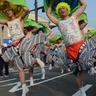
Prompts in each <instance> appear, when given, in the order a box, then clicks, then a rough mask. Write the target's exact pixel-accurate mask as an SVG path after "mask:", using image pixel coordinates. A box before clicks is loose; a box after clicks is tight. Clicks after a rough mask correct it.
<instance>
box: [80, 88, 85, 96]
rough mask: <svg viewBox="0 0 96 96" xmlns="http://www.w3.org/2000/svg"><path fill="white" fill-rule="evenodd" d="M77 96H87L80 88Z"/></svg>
mask: <svg viewBox="0 0 96 96" xmlns="http://www.w3.org/2000/svg"><path fill="white" fill-rule="evenodd" d="M79 96H87V95H86V93H85V91H84V89H83V87H81V88H80V94H79Z"/></svg>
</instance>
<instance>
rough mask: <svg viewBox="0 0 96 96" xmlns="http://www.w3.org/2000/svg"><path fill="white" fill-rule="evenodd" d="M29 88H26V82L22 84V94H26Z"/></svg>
mask: <svg viewBox="0 0 96 96" xmlns="http://www.w3.org/2000/svg"><path fill="white" fill-rule="evenodd" d="M28 91H29V89H28V88H27V86H26V84H23V85H22V96H26V94H27V92H28Z"/></svg>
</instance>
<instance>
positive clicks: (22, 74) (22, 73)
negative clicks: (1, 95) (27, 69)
mask: <svg viewBox="0 0 96 96" xmlns="http://www.w3.org/2000/svg"><path fill="white" fill-rule="evenodd" d="M19 78H20V81H21V84H22V96H26V93H27V92H28V91H29V89H28V88H27V86H26V83H25V73H24V70H23V69H22V70H20V71H19Z"/></svg>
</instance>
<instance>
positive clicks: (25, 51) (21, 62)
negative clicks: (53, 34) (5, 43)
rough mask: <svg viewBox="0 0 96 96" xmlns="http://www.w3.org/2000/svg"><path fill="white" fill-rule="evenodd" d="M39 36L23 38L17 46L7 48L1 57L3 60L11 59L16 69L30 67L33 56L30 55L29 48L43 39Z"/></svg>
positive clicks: (32, 62)
mask: <svg viewBox="0 0 96 96" xmlns="http://www.w3.org/2000/svg"><path fill="white" fill-rule="evenodd" d="M41 37H42V35H36V36H33V37H31V38H23V39H22V40H21V42H20V43H19V45H18V46H17V47H11V48H8V49H7V50H6V51H5V53H4V54H3V55H2V58H3V59H4V61H5V62H7V61H9V60H10V59H13V60H14V64H15V65H16V66H17V69H18V70H21V69H23V68H25V67H30V66H31V67H32V66H33V64H34V58H33V57H32V55H31V49H32V47H33V46H34V45H36V44H38V43H41V42H44V41H45V39H41Z"/></svg>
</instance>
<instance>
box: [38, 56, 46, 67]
mask: <svg viewBox="0 0 96 96" xmlns="http://www.w3.org/2000/svg"><path fill="white" fill-rule="evenodd" d="M36 60H37V63H38V64H39V66H40V67H41V68H44V67H45V64H44V63H43V62H42V61H41V60H40V59H39V58H36Z"/></svg>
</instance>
